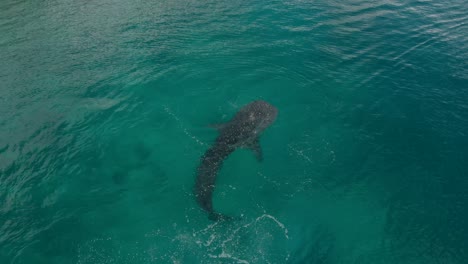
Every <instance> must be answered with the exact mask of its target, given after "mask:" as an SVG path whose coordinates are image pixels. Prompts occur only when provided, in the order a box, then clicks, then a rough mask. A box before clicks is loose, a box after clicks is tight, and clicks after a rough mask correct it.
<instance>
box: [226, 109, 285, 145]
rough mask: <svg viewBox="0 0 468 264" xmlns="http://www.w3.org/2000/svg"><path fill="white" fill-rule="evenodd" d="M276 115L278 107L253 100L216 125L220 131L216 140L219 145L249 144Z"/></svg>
mask: <svg viewBox="0 0 468 264" xmlns="http://www.w3.org/2000/svg"><path fill="white" fill-rule="evenodd" d="M277 115H278V109H276V107H274V106H272V105H271V104H269V103H267V102H265V101H262V100H257V101H253V102H251V103H250V104H248V105H245V106H244V107H242V108H241V109H240V110H239V111H238V112H237V114H236V115H235V116H234V118H233V119H232V120H231V121H229V122H228V123H226V124H222V125H220V126H218V128H219V131H220V132H221V133H220V136H219V137H218V138H217V141H218V142H219V143H220V145H230V146H233V147H239V146H245V145H246V144H251V143H252V142H254V141H255V140H258V137H259V136H260V134H261V133H262V132H263V131H264V130H265V129H267V128H268V127H269V126H270V125H271V124H272V123H273V122H274V121H275V120H276V116H277Z"/></svg>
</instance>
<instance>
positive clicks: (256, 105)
mask: <svg viewBox="0 0 468 264" xmlns="http://www.w3.org/2000/svg"><path fill="white" fill-rule="evenodd" d="M240 112H242V113H243V114H244V115H246V116H247V120H248V121H247V122H248V123H249V124H250V127H251V129H252V132H253V133H255V134H260V133H261V132H263V131H264V130H265V129H266V128H267V127H269V126H270V125H271V124H272V123H273V122H274V121H275V120H276V116H277V115H278V109H276V107H274V106H272V105H271V104H269V103H267V102H265V101H262V100H257V101H254V102H252V103H250V104H248V105H246V106H244V107H243V108H242V109H241V111H240Z"/></svg>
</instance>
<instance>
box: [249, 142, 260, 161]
mask: <svg viewBox="0 0 468 264" xmlns="http://www.w3.org/2000/svg"><path fill="white" fill-rule="evenodd" d="M246 147H247V148H249V149H251V150H252V151H253V153H254V154H255V157H256V158H257V160H258V161H262V160H263V151H262V147H260V140H259V138H258V137H256V138H255V139H254V140H252V141H251V142H249V143H248V144H247V145H246Z"/></svg>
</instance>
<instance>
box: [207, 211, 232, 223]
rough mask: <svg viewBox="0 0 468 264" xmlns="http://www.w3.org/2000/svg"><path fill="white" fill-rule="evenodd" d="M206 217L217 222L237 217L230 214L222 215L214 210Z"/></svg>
mask: <svg viewBox="0 0 468 264" xmlns="http://www.w3.org/2000/svg"><path fill="white" fill-rule="evenodd" d="M208 219H210V220H211V221H215V222H218V221H223V222H224V221H233V220H236V219H237V218H236V217H232V216H228V215H224V214H220V213H216V212H211V213H210V214H209V215H208Z"/></svg>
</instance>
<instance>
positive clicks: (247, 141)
mask: <svg viewBox="0 0 468 264" xmlns="http://www.w3.org/2000/svg"><path fill="white" fill-rule="evenodd" d="M277 114H278V110H277V109H276V108H275V107H274V106H272V105H270V104H269V103H267V102H265V101H254V102H252V103H250V104H248V105H246V106H244V107H243V108H242V109H240V110H239V112H237V114H236V115H235V116H234V117H233V118H232V119H231V121H229V122H228V123H226V124H222V125H219V126H218V127H217V128H218V129H219V136H218V137H217V138H216V142H215V143H214V145H213V146H212V147H211V148H209V149H208V150H207V151H206V152H205V154H204V155H203V157H202V158H201V162H200V165H199V166H198V168H197V178H196V182H195V188H194V193H195V197H196V199H197V202H198V204H199V205H200V206H201V208H202V209H203V210H205V211H206V212H208V214H209V217H210V219H212V220H218V219H221V218H224V217H223V216H222V215H221V214H219V213H216V212H215V211H214V209H213V202H212V197H213V191H214V187H215V183H216V176H217V174H218V171H219V170H220V169H221V166H222V164H223V161H224V160H225V159H226V158H227V157H228V156H229V154H231V153H232V152H234V151H235V150H236V149H237V148H239V147H247V148H250V149H252V150H253V151H254V153H255V155H256V157H257V159H258V160H262V151H261V148H260V144H259V136H260V134H261V133H262V132H263V131H264V130H265V129H266V128H267V127H269V126H270V125H271V124H272V123H273V122H274V121H275V119H276V116H277Z"/></svg>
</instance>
